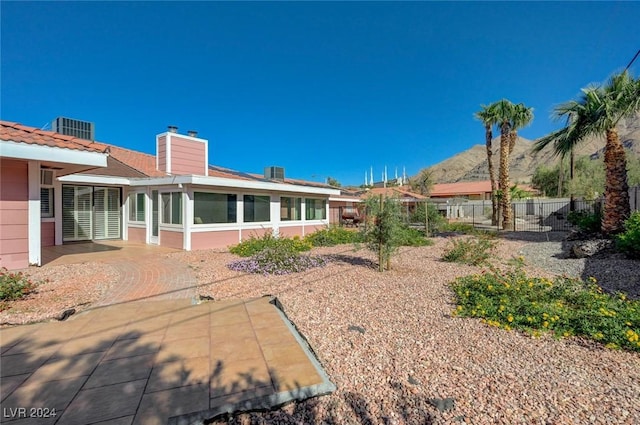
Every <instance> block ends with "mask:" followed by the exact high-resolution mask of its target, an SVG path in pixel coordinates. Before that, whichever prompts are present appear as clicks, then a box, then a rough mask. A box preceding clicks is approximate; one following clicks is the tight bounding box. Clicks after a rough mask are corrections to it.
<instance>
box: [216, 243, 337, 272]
mask: <svg viewBox="0 0 640 425" xmlns="http://www.w3.org/2000/svg"><path fill="white" fill-rule="evenodd" d="M328 262H329V260H328V259H327V258H325V257H318V256H309V255H300V254H299V253H298V252H297V251H296V250H295V249H294V248H293V247H292V246H287V245H279V246H268V247H266V248H264V249H262V250H261V251H260V252H258V253H256V254H254V255H252V256H251V258H248V259H245V260H239V261H234V262H232V263H230V264H228V267H229V268H230V269H231V270H235V271H239V272H246V273H257V274H264V275H270V274H272V275H284V274H290V273H298V272H302V271H305V270H308V269H311V268H314V267H322V266H324V265H326V264H327V263H328Z"/></svg>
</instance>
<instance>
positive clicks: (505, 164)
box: [490, 99, 533, 229]
mask: <svg viewBox="0 0 640 425" xmlns="http://www.w3.org/2000/svg"><path fill="white" fill-rule="evenodd" d="M490 108H491V110H492V111H493V114H494V116H495V121H496V124H497V125H498V126H499V127H500V167H499V169H498V187H499V189H498V190H499V192H500V193H501V197H500V206H501V209H502V228H503V229H510V228H511V226H512V225H513V211H512V210H511V194H510V193H509V188H510V185H509V158H510V155H511V151H512V149H513V146H514V145H515V140H516V138H517V137H518V135H517V131H518V129H519V128H522V127H525V126H526V125H528V124H529V123H530V122H531V120H532V119H533V109H532V108H527V107H526V106H525V105H524V104H522V103H519V104H517V105H514V104H513V103H511V102H510V101H509V100H507V99H502V100H499V101H497V102H495V103H494V104H492V105H491V106H490ZM514 133H515V135H514Z"/></svg>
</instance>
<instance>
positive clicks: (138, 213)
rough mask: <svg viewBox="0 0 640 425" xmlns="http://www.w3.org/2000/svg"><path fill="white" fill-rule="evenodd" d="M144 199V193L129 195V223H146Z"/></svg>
mask: <svg viewBox="0 0 640 425" xmlns="http://www.w3.org/2000/svg"><path fill="white" fill-rule="evenodd" d="M144 199H145V194H144V193H130V194H129V221H145V220H144Z"/></svg>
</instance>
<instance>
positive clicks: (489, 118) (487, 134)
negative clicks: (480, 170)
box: [474, 105, 498, 226]
mask: <svg viewBox="0 0 640 425" xmlns="http://www.w3.org/2000/svg"><path fill="white" fill-rule="evenodd" d="M480 107H481V108H482V109H481V110H479V111H478V112H476V113H475V114H474V116H475V118H476V119H477V120H479V121H480V122H482V124H484V138H485V145H486V148H487V165H488V166H489V180H490V181H491V225H492V226H496V225H497V224H498V198H497V197H496V195H497V193H498V183H497V182H496V171H495V168H494V166H493V150H492V146H491V143H492V141H493V126H494V125H495V124H496V117H495V114H494V111H493V110H492V109H491V106H490V105H489V106H487V105H480Z"/></svg>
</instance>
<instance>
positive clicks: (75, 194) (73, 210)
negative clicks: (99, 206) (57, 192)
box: [62, 186, 93, 242]
mask: <svg viewBox="0 0 640 425" xmlns="http://www.w3.org/2000/svg"><path fill="white" fill-rule="evenodd" d="M92 191H93V188H92V187H91V186H62V240H63V241H64V242H72V241H87V240H91V236H92V224H93V223H92V218H93V214H92V202H91V201H92V199H91V198H92V196H91V195H92Z"/></svg>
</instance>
